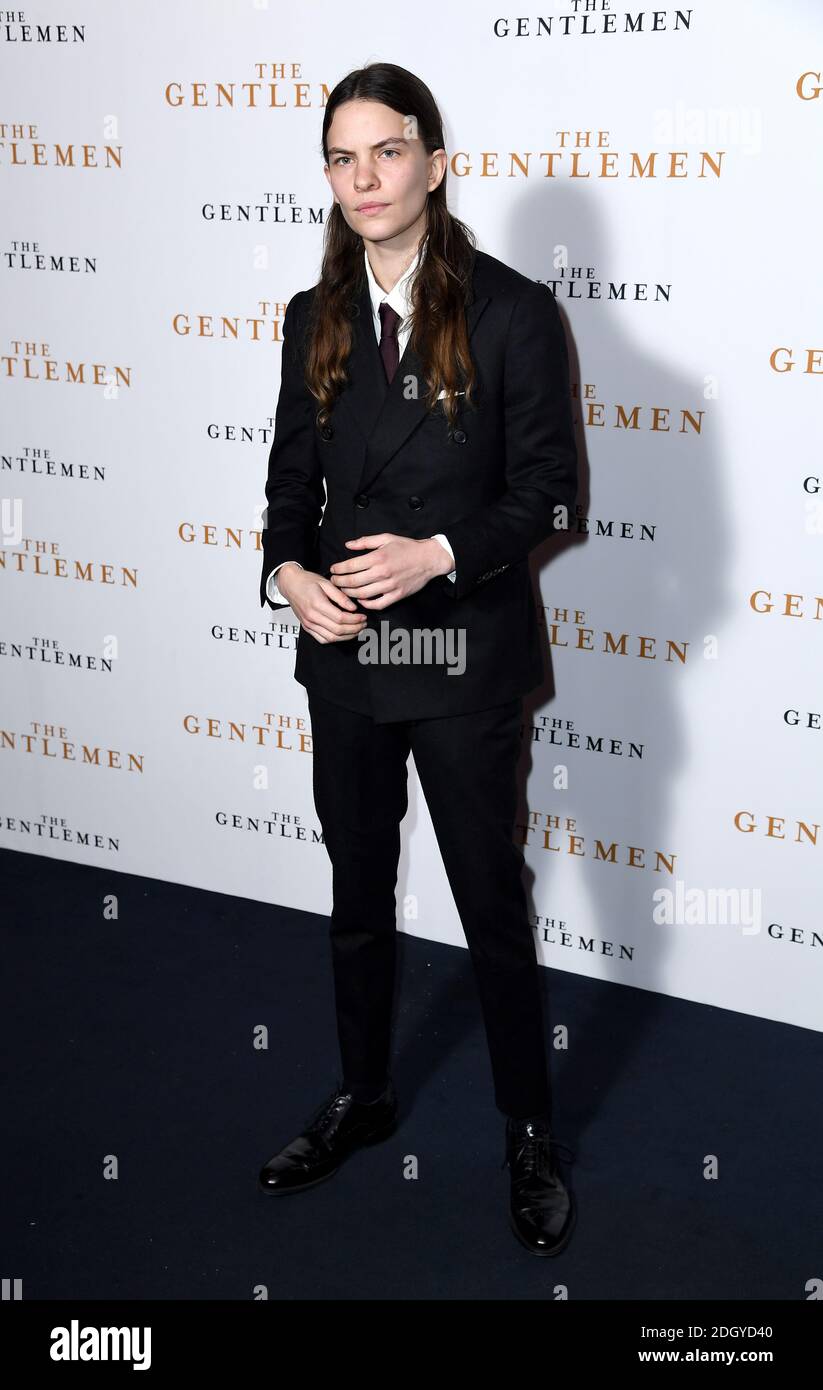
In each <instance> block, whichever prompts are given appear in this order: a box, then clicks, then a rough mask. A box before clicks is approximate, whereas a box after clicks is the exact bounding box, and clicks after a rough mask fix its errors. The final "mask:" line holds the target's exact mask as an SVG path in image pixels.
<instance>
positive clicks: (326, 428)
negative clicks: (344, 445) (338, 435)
mask: <svg viewBox="0 0 823 1390" xmlns="http://www.w3.org/2000/svg"><path fill="white" fill-rule="evenodd" d="M333 435H334V430H333V429H332V427H331V425H321V426H320V438H321V439H331V438H332V437H333Z"/></svg>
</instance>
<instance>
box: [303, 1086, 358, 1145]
mask: <svg viewBox="0 0 823 1390" xmlns="http://www.w3.org/2000/svg"><path fill="white" fill-rule="evenodd" d="M349 1100H350V1096H349V1094H348V1092H347V1091H335V1093H334V1095H333V1096H331V1097H330V1098H329V1099H328V1100H326V1101H324V1102H323V1104H322V1105H319V1106H318V1108H317V1109H316V1110H315V1111H314V1112H313V1113H312V1114H311V1115H310V1116H309V1118H308V1120H307V1121H306V1124H305V1126H304V1129H303V1133H304V1134H312V1135H319V1136H321V1137H322V1135H323V1134H324V1132H325V1130H326V1127H327V1125H328V1123H329V1121H330V1120H332V1119H333V1118H334V1117H335V1116H336V1114H337V1112H338V1111H339V1110H343V1109H344V1107H345V1105H346V1103H347V1102H348V1101H349Z"/></svg>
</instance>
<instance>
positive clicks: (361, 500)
mask: <svg viewBox="0 0 823 1390" xmlns="http://www.w3.org/2000/svg"><path fill="white" fill-rule="evenodd" d="M354 505H355V507H367V506H368V505H369V499H368V497H367V495H366V493H365V492H358V494H357V496H356V497H355V499H354Z"/></svg>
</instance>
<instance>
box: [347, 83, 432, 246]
mask: <svg viewBox="0 0 823 1390" xmlns="http://www.w3.org/2000/svg"><path fill="white" fill-rule="evenodd" d="M327 142H328V147H329V163H328V164H326V165H324V173H325V175H326V178H327V179H328V182H329V184H330V186H331V190H332V192H333V194H334V201H335V202H336V203H339V204H340V210H341V212H342V213H343V216H344V217H345V219H346V221H347V223H348V224H349V226H350V227H351V228H352V230H353V231H355V232H358V233H359V234H360V235H361V236H362V237H363V238H364V239H365V240H366V241H374V242H381V243H384V244H385V245H386V246H387V247H388V246H396V247H398V248H400V247H403V248H405V247H408V248H411V246H413V245H414V244H416V242H417V240H418V239H419V237H420V234H421V233H422V231H423V230H424V227H425V208H426V199H427V197H428V194H429V193H430V192H431V191H432V190H433V189H435V188H437V186H438V184H439V183H440V182H441V180H442V179H443V176H444V175H445V172H446V151H445V150H436V151H435V152H434V154H431V155H430V154H428V153H427V151H426V149H425V146H424V145H423V142H422V140H421V139H419V137H417V136H416V134H415V129H414V121H413V118H408V119H407V118H406V117H405V116H403V115H401V113H400V112H399V111H393V110H392V108H391V107H390V106H384V105H383V104H382V102H377V101H361V100H356V101H346V102H344V103H343V105H342V106H340V107H338V109H337V111H336V112H335V114H334V118H333V120H332V123H331V125H330V127H329V131H328V137H327Z"/></svg>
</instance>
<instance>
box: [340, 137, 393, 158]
mask: <svg viewBox="0 0 823 1390" xmlns="http://www.w3.org/2000/svg"><path fill="white" fill-rule="evenodd" d="M395 144H400V145H407V144H408V141H407V139H406V137H405V135H390V136H389V137H388V138H387V139H386V140H378V141H377V144H376V145H372V146H371V148H372V149H373V150H379V149H382V147H383V146H384V145H395ZM329 154H354V150H344V149H343V147H342V145H330V146H329Z"/></svg>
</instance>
